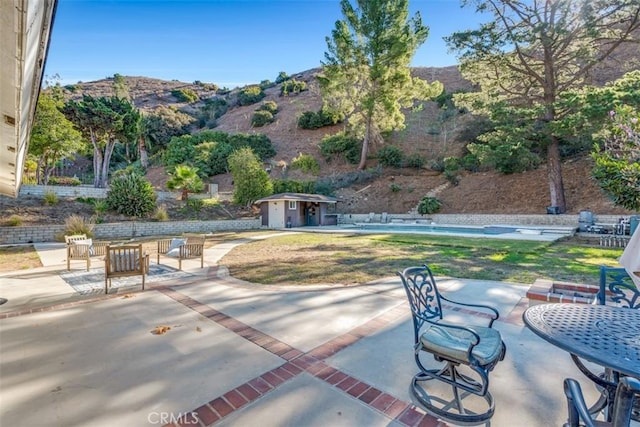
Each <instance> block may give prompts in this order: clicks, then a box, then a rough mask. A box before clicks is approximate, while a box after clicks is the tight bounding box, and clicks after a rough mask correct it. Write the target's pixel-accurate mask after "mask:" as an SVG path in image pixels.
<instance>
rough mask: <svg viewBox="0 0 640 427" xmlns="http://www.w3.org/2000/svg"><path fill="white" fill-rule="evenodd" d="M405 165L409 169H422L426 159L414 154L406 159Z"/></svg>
mask: <svg viewBox="0 0 640 427" xmlns="http://www.w3.org/2000/svg"><path fill="white" fill-rule="evenodd" d="M404 163H405V165H406V166H407V167H408V168H415V169H422V167H423V166H424V164H425V163H426V159H425V158H424V157H423V156H422V155H420V154H418V153H412V154H409V155H407V156H405V157H404Z"/></svg>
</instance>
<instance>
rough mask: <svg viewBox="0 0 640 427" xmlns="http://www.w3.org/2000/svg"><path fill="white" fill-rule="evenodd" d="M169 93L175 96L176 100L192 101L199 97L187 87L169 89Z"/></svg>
mask: <svg viewBox="0 0 640 427" xmlns="http://www.w3.org/2000/svg"><path fill="white" fill-rule="evenodd" d="M171 95H173V96H175V97H176V99H177V100H178V102H188V103H192V102H196V101H197V100H198V99H199V97H198V94H197V93H195V92H194V91H193V90H192V89H189V88H183V89H174V90H172V91H171Z"/></svg>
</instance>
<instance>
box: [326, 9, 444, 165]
mask: <svg viewBox="0 0 640 427" xmlns="http://www.w3.org/2000/svg"><path fill="white" fill-rule="evenodd" d="M408 5H409V1H408V0H356V7H354V6H353V5H352V4H351V2H350V1H349V0H341V1H340V7H341V9H342V14H343V15H344V20H339V21H337V22H336V24H335V28H334V30H333V31H332V37H331V38H329V37H327V39H326V40H327V46H328V52H326V53H325V62H323V73H322V75H321V76H320V78H319V82H320V88H321V92H322V98H323V101H324V103H325V106H326V107H327V108H329V109H330V110H334V111H337V112H339V113H341V114H344V116H345V117H346V119H347V122H348V124H349V127H350V129H351V132H353V133H354V134H355V135H356V136H357V137H358V138H362V139H363V144H362V152H361V155H360V163H359V165H358V169H365V168H366V162H367V154H368V152H369V148H370V146H372V145H373V144H375V143H381V142H382V134H384V133H385V132H389V131H392V130H399V129H402V128H403V127H404V119H405V116H404V113H403V112H402V108H409V107H412V106H413V105H414V102H415V100H425V99H428V98H431V97H434V96H437V95H438V94H439V93H440V92H442V85H441V84H440V83H438V82H435V83H433V84H431V85H429V84H427V82H426V81H424V80H422V79H419V78H412V77H411V74H410V68H409V65H410V63H411V59H412V58H413V56H414V54H415V52H416V50H417V49H418V47H419V46H420V45H421V44H423V43H424V42H425V41H426V39H427V35H428V33H429V29H428V28H427V27H425V26H424V25H422V19H421V17H420V14H419V13H416V15H414V16H413V17H412V18H409V12H408Z"/></svg>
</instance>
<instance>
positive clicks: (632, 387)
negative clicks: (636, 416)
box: [564, 377, 640, 427]
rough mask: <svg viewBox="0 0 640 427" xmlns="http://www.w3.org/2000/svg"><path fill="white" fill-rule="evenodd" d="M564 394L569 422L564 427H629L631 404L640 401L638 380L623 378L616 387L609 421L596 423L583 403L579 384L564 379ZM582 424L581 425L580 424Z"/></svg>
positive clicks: (639, 382)
mask: <svg viewBox="0 0 640 427" xmlns="http://www.w3.org/2000/svg"><path fill="white" fill-rule="evenodd" d="M564 393H565V395H566V397H567V406H568V410H569V421H568V422H567V423H566V424H565V425H564V427H579V426H583V425H584V426H586V427H629V425H630V424H631V419H632V413H633V402H634V400H635V401H638V400H639V399H640V380H638V379H637V378H632V377H623V378H621V379H620V382H619V383H618V386H617V387H616V393H615V397H614V401H613V409H612V411H611V412H612V413H611V417H610V418H611V420H610V421H597V420H594V419H593V418H591V413H590V412H589V408H588V407H587V404H586V403H585V401H584V396H583V395H582V389H581V388H580V384H579V383H578V382H577V381H576V380H574V379H572V378H565V380H564ZM581 422H582V423H581Z"/></svg>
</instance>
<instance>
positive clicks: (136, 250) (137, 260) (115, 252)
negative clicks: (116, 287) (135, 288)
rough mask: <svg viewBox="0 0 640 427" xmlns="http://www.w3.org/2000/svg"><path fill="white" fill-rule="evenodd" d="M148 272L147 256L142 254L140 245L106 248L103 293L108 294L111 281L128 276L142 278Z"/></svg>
mask: <svg viewBox="0 0 640 427" xmlns="http://www.w3.org/2000/svg"><path fill="white" fill-rule="evenodd" d="M148 272H149V255H148V254H145V253H143V252H142V244H137V245H120V246H107V248H106V256H105V258H104V293H105V294H108V293H109V288H110V287H111V279H113V278H118V277H128V276H141V277H142V290H144V279H145V275H146V274H147V273H148Z"/></svg>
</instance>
